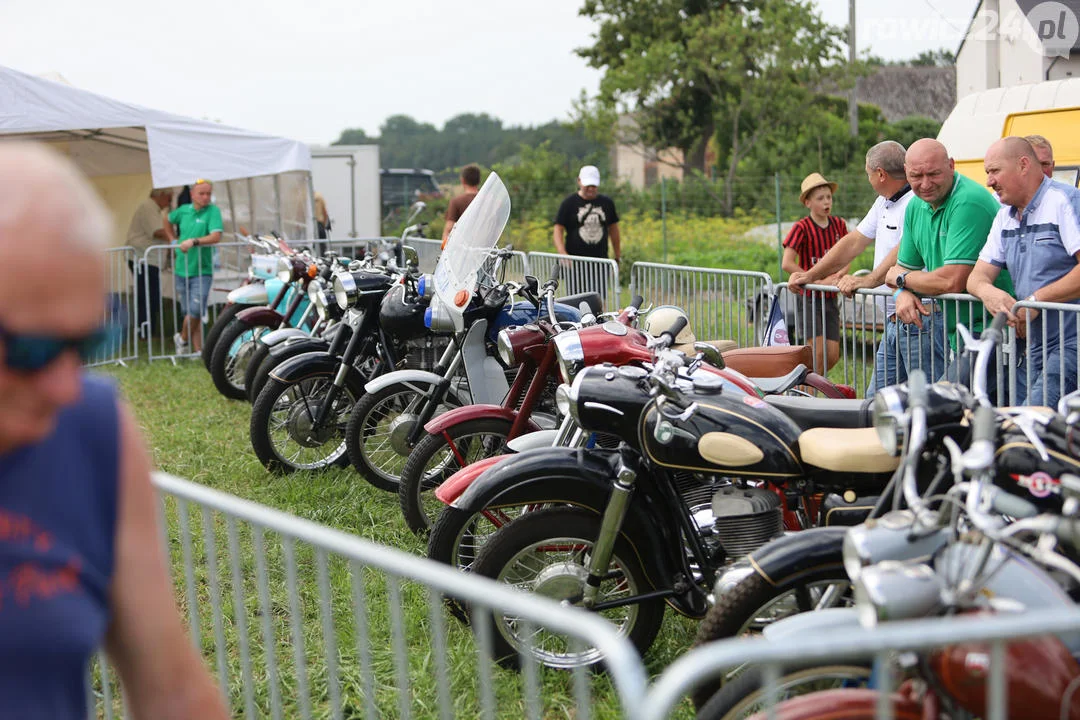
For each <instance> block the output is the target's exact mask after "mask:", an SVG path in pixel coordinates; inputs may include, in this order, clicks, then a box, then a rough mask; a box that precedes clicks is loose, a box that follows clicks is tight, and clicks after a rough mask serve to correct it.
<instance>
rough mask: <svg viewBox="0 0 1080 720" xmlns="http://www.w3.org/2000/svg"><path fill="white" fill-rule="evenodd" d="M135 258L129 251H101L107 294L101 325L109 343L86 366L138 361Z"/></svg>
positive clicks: (126, 249) (114, 249) (135, 254)
mask: <svg viewBox="0 0 1080 720" xmlns="http://www.w3.org/2000/svg"><path fill="white" fill-rule="evenodd" d="M138 267H139V261H138V255H137V253H136V250H135V248H133V247H118V248H109V249H108V250H106V251H105V273H106V282H107V283H108V288H109V294H108V297H107V298H106V304H105V313H104V315H105V317H104V318H103V321H104V323H105V324H106V325H107V326H108V327H109V328H111V330H112V335H111V337H110V338H109V343H108V344H107V345H106V346H105V347H104V348H103V349H102V350H101V352H100V353H98V354H97V355H95V356H94V357H92V358H90V361H89V362H88V363H87V365H88V366H94V365H106V364H111V363H121V364H123V363H125V362H127V361H129V360H135V359H136V358H138V357H139V343H138V339H137V337H136V333H137V331H138V321H137V315H136V313H137V305H136V302H137V300H138V296H137V292H136V287H137V286H136V282H135V271H136V270H137V269H138Z"/></svg>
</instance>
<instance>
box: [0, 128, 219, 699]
mask: <svg viewBox="0 0 1080 720" xmlns="http://www.w3.org/2000/svg"><path fill="white" fill-rule="evenodd" d="M0 187H4V188H5V193H4V195H5V196H4V200H3V202H0V263H3V264H5V265H6V266H7V267H16V266H17V267H20V268H25V269H27V270H29V271H30V272H32V273H37V275H38V276H40V275H41V273H43V272H45V271H46V270H47V271H48V273H49V280H50V282H51V283H54V284H55V285H56V287H60V288H63V292H56V293H34V294H27V293H26V292H25V288H23V287H22V286H20V284H19V283H12V282H9V283H0V697H2V698H3V709H2V710H0V714H2V715H3V716H5V717H19V718H39V717H41V718H43V717H48V718H64V719H65V720H66V719H68V718H70V719H71V720H75V719H76V718H78V720H84V719H85V718H86V717H88V713H87V707H86V699H87V692H86V687H85V684H84V683H85V678H86V669H87V664H88V663H89V660H90V658H91V657H92V656H93V653H94V652H95V651H96V650H97V648H98V647H99V646H100V645H102V644H103V643H104V645H105V648H106V649H107V651H108V654H109V658H110V659H111V661H112V663H113V665H114V666H115V667H116V669H117V670H118V671H119V673H120V678H121V681H122V683H123V686H124V693H125V697H126V699H127V703H128V708H129V710H130V713H131V716H132V717H134V718H154V719H155V720H156V719H158V718H213V719H215V720H216V719H218V718H226V717H228V714H227V712H226V709H225V706H224V703H223V700H222V698H221V695H220V693H219V692H218V690H217V688H216V687H215V685H214V683H213V681H212V680H211V678H210V676H209V674H208V673H207V672H206V669H205V668H204V667H203V662H202V659H201V658H200V657H199V656H198V655H197V654H196V652H195V650H194V648H193V647H192V644H191V642H190V640H189V639H188V638H187V636H186V634H185V632H184V628H183V625H182V624H181V622H180V617H179V615H178V613H177V609H176V604H175V601H174V599H173V589H172V585H171V583H170V581H169V577H168V574H167V572H166V568H165V555H164V552H163V549H162V547H161V539H160V538H161V535H160V531H159V528H158V524H157V517H158V515H157V512H156V503H155V497H154V490H153V487H152V486H151V484H150V459H149V457H148V455H147V452H146V449H145V447H144V445H143V441H142V438H141V437H140V434H139V430H138V427H137V426H136V424H135V420H134V418H133V417H132V414H131V411H130V410H129V409H128V408H127V406H126V405H125V404H124V403H123V402H122V401H121V400H120V399H119V398H118V396H117V393H116V390H115V388H114V387H113V385H112V383H111V382H109V381H107V380H104V379H100V378H94V377H92V376H90V375H87V374H86V373H85V372H84V371H83V367H82V366H83V362H84V361H85V360H87V359H88V358H90V357H93V356H94V355H95V354H96V353H98V352H100V350H101V348H102V347H103V345H104V344H105V343H106V342H107V341H108V338H109V333H108V331H107V328H105V327H104V326H103V324H102V321H103V318H104V317H105V316H106V313H105V294H106V290H107V288H106V276H105V257H104V253H103V251H104V249H105V246H106V244H107V240H108V239H109V237H110V235H111V227H110V221H109V217H108V215H107V213H106V211H105V208H104V206H103V205H102V204H101V201H100V200H99V199H98V198H97V196H96V195H94V193H93V191H92V190H91V189H90V187H89V185H87V183H86V181H85V180H84V179H83V178H82V177H81V176H80V175H79V174H78V172H77V171H76V170H75V168H74V166H73V165H71V163H70V162H68V161H67V160H66V159H63V158H61V157H60V156H58V155H55V154H53V153H52V152H51V151H48V150H45V149H44V148H43V147H40V146H34V145H23V144H7V143H0ZM44 206H48V207H49V212H48V213H44V214H42V213H41V212H40V209H41V208H42V207H44ZM57 258H64V262H62V263H57V262H56V259H57Z"/></svg>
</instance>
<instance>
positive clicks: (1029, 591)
mask: <svg viewBox="0 0 1080 720" xmlns="http://www.w3.org/2000/svg"><path fill="white" fill-rule="evenodd" d="M1004 321H1005V316H1004V315H1001V316H999V318H996V319H995V322H994V323H993V324H992V325H991V328H990V329H989V330H988V331H987V332H985V333H984V335H983V338H982V339H980V340H979V341H975V340H973V339H972V338H971V337H970V336H967V337H966V339H965V345H966V346H968V347H971V348H973V349H977V350H978V353H979V354H978V359H977V361H976V372H975V375H974V378H975V382H974V388H973V394H968V395H966V396H965V398H964V405H963V410H966V411H967V414H968V415H969V416H970V417H971V419H972V421H971V424H970V427H971V428H972V431H971V441H970V446H969V448H968V450H967V451H966V452H962V451H961V450H960V445H959V444H958V443H957V442H955V440H953V439H952V438H949V439H947V440H945V441H944V443H943V445H944V449H945V450H946V451H947V455H946V458H945V459H946V460H947V462H946V463H945V467H946V470H947V471H948V472H951V473H952V474H953V475H954V476H955V478H956V483H955V484H954V487H953V489H952V490H950V491H949V493H947V495H946V497H948V496H949V495H957V496H959V494H962V493H965V492H966V493H967V499H966V501H963V502H962V501H961V500H959V499H957V500H954V501H953V502H952V503H951V504H944V503H943V504H941V505H940V508H945V509H944V510H941V509H939V508H938V507H932V506H931V503H930V502H929V501H927V500H925V499H924V498H929V497H938V495H937V494H936V493H937V492H938V487H940V481H941V479H942V478H941V475H937V476H935V477H934V479H933V480H932V481H931V482H930V483H929V485H925V484H924V485H923V487H920V482H919V480H920V478H921V477H923V476H922V475H921V473H922V471H923V470H924V469H925V468H924V467H921V466H920V461H919V459H920V456H922V455H923V454H924V452H925V449H926V438H927V436H928V435H929V434H930V430H928V428H933V427H934V423H935V419H934V415H935V413H936V412H938V411H939V410H940V405H935V403H934V402H933V400H934V397H935V394H936V393H937V392H939V388H941V387H942V386H941V385H940V384H938V385H934V386H931V387H930V388H929V389H928V388H926V387H925V386H924V384H923V383H922V376H921V374H918V375H916V376H914V377H913V378H912V380H911V381H910V383H909V386H899V387H894V388H887V389H885V390H883V391H881V393H879V395H878V398H879V400H880V401H881V402H880V405H881V407H880V408H879V410H880V412H879V415H878V418H877V424H878V428H879V430H880V431H881V434H882V440H883V441H884V442H886V443H889V444H890V445H894V444H895V443H896V442H897V440H899V441H902V442H904V443H906V447H905V453H904V454H905V463H904V465H903V473H902V475H901V476H900V478H902V480H901V481H899V482H898V484H896V485H895V486H894V487H893V493H892V498H893V502H892V505H893V509H892V511H890V512H887V513H885V514H882V515H881V516H880V518H878V519H876V520H872V521H868V522H867V523H865V524H863V525H859V526H856V527H854V528H851V529H850V530H849V531H847V533H846V536H845V537H844V538H843V545H842V551H841V553H840V556H839V557H837V556H836V554H831V553H824V554H819V555H818V556H817V557H815V558H814V559H813V562H814V563H816V564H817V563H824V564H826V565H831V566H835V564H836V563H837V562H840V563H842V566H843V569H844V572H845V574H846V576H847V578H848V579H849V580H850V582H852V583H853V584H854V587H855V590H854V593H853V597H854V600H855V602H856V604H859V602H860V595H862V596H863V598H864V600H865V598H866V597H867V593H868V592H869V593H870V595H872V596H873V597H874V598H876V600H875V601H874V603H873V604H875V605H876V606H878V609H877V611H876V614H877V615H879V616H880V617H881V619H885V618H889V619H898V618H899V617H915V616H918V615H920V614H925V613H926V612H927V611H930V610H932V609H933V608H934V607H935V603H934V601H933V600H934V598H935V597H936V596H935V595H933V592H936V590H934V591H933V592H931V591H928V592H929V593H930V594H929V595H919V594H918V593H915V594H914V595H913V594H912V593H911V592H906V591H904V592H901V591H900V589H899V588H898V587H897V586H896V585H889V583H893V582H901V581H903V582H904V583H905V584H906V585H907V586H909V587H910V588H913V589H914V588H922V587H933V588H937V589H941V588H940V587H938V585H937V584H935V583H937V581H936V580H934V582H930V580H931V579H933V578H934V576H935V573H937V574H941V573H942V572H943V570H942V568H945V569H947V570H948V572H947V573H946V574H947V575H948V576H950V577H957V571H958V569H959V568H966V570H965V572H963V573H960V574H961V575H963V576H965V577H967V578H968V579H969V580H970V579H971V578H975V577H978V576H979V572H980V570H979V569H978V568H981V567H985V564H986V562H987V561H988V560H991V559H992V561H993V564H994V567H995V573H994V574H992V576H990V577H984V578H982V579H981V584H979V585H977V586H973V587H974V588H975V589H976V590H977V592H978V593H983V594H984V595H986V596H988V597H999V598H1010V599H1012V600H1013V601H1014V602H1020V603H1022V604H1023V605H1024V606H1025V607H1028V608H1035V607H1042V606H1047V605H1051V606H1052V605H1054V604H1058V603H1061V602H1066V603H1071V600H1069V599H1068V595H1067V594H1066V592H1065V590H1063V589H1062V588H1060V587H1059V586H1057V585H1055V584H1054V583H1053V582H1052V581H1048V579H1042V580H1040V578H1039V577H1038V576H1037V574H1038V573H1037V571H1033V570H1032V569H1031V568H1032V567H1033V566H1031V565H1030V564H1029V563H1026V562H1023V561H1019V562H1017V561H1015V560H1014V559H1013V556H1012V555H1010V554H1009V550H1008V549H1007V548H1004V546H994V543H993V542H990V543H986V542H979V541H977V540H975V541H973V540H972V532H973V531H975V532H981V533H983V534H984V535H986V537H989V538H993V537H995V533H996V532H997V529H1000V527H1001V521H1000V519H998V518H993V520H992V522H991V520H990V519H988V516H987V515H986V514H985V513H984V512H982V510H981V508H983V507H984V506H986V507H993V508H994V509H995V512H998V513H1001V514H1003V515H1007V516H1012V517H1017V518H1024V517H1030V516H1032V515H1035V514H1036V512H1039V511H1042V512H1047V513H1051V515H1050V516H1049V517H1051V518H1055V520H1054V522H1058V523H1059V522H1060V515H1061V513H1062V510H1063V507H1064V505H1063V503H1062V490H1061V485H1060V482H1061V481H1060V480H1059V479H1060V478H1068V477H1074V476H1075V473H1077V472H1080V461H1077V460H1076V459H1074V458H1073V457H1072V456H1071V454H1070V453H1068V449H1069V447H1068V445H1069V439H1070V437H1071V433H1072V427H1071V425H1070V424H1069V423H1067V422H1065V420H1063V419H1062V417H1061V415H1057V416H1053V415H1046V414H1043V413H1042V412H1040V411H1037V410H1034V409H1031V408H1014V409H1008V410H1003V411H995V410H994V409H992V407H991V405H990V403H989V398H988V397H987V393H986V389H985V377H986V368H987V366H988V364H989V361H990V360H989V359H990V358H991V357H992V356H993V352H994V350H995V349H996V345H997V344H998V343H999V342H1000V338H1001V328H1002V326H1003V325H1004ZM962 332H964V333H965V334H966V331H962ZM945 387H948V386H945ZM901 391H903V393H902V392H901ZM901 394H904V395H906V397H901ZM928 400H929V401H930V402H928ZM1077 407H1080V403H1078V404H1077ZM1062 409H1063V410H1064V402H1063V407H1062ZM963 410H962V411H963ZM1078 417H1080V416H1078ZM1073 420H1074V421H1075V420H1076V418H1073ZM905 426H907V427H908V430H907V433H906V436H905V433H904V428H905ZM1043 473H1045V476H1044V475H1043ZM962 474H963V475H964V476H973V475H974V476H979V477H981V480H979V481H978V482H977V483H975V484H974V485H973V484H972V482H974V481H972V482H967V481H965V477H962V476H961V475H962ZM1032 478H1036V479H1037V480H1035V481H1033V480H1032ZM1040 478H1043V479H1044V480H1043V481H1040V480H1038V479H1040ZM972 488H974V490H972ZM1025 493H1030V495H1029V496H1026V497H1022V495H1024V494H1025ZM980 497H981V498H982V499H980ZM904 504H906V506H907V507H906V509H900V508H901V506H902V505H904ZM953 506H955V507H959V508H963V509H965V510H966V513H967V515H966V516H964V515H962V514H957V513H955V512H952V511H949V510H950V509H951V508H952V507H953ZM972 522H974V527H972ZM962 523H963V524H962ZM988 523H989V524H988ZM980 525H981V526H982V527H980ZM1020 528H1022V525H1020V524H1014V525H1013V526H1012V527H1010V529H1009V530H1008V531H1007V534H1008V535H1010V536H1011V535H1013V534H1015V533H1017V532H1019V531H1020ZM987 529H989V533H987V532H986V530H987ZM961 537H962V538H963V540H962V541H960V540H958V538H961ZM800 539H801V538H800ZM790 549H791V548H790V547H789V550H790ZM818 549H820V547H819V548H818ZM796 553H797V550H796ZM928 557H929V558H933V559H934V560H933V565H934V568H930V567H928V566H921V567H915V565H914V564H917V563H919V562H920V561H922V560H924V559H925V558H928ZM1042 560H1043V562H1044V563H1045V564H1047V565H1049V566H1054V563H1055V562H1056V561H1057V558H1054V557H1050V556H1045V557H1043V558H1042ZM913 567H914V568H915V569H913ZM972 568H975V569H974V570H972ZM1032 572H1035V573H1036V576H1032ZM751 581H752V582H751V585H753V584H754V582H753V579H752V578H751ZM924 581H926V582H924ZM928 583H929V584H928ZM747 587H749V586H748V585H743V586H742V588H736V592H739V591H740V590H741V591H743V592H745V590H746V588H747ZM883 588H884V589H883ZM969 589H971V588H969ZM886 590H887V591H888V592H887V594H888V595H895V597H887V598H886V597H885V596H883V595H882V594H881V593H883V592H886ZM943 597H944V596H943ZM957 597H964V594H963V593H961V594H959V595H957ZM928 598H929V599H928ZM865 604H866V603H865V602H863V605H864V606H865ZM956 609H958V610H959V609H962V608H956ZM714 611H715V612H717V613H721V614H722V612H723V611H722V609H721V605H720V604H718V605H717V606H716V607H715V608H714ZM845 613H847V614H846V615H845ZM861 613H862V616H863V618H864V619H865V618H867V617H869V618H871V619H872V618H873V617H875V613H874V612H870V611H868V610H867V609H866V607H863V608H862V610H861ZM857 615H858V613H857V612H856V611H846V610H828V611H826V612H825V613H812V614H810V615H807V616H803V617H792V618H787V619H782V620H778V621H776V622H775V623H774V624H773V625H771V626H767V627H766V628H765V631H764V634H765V637H766V639H767V640H769V641H773V642H783V638H784V637H785V636H787V635H790V634H791V633H793V632H804V631H806V630H809V629H813V628H815V627H828V628H829V629H830V631H832V630H833V629H836V630H842V627H843V621H844V620H845V619H847V620H848V622H854V621H856V620H857ZM700 641H701V634H700V633H699V643H698V644H700ZM845 667H846V668H847V670H846V671H845V673H846V675H845V677H844V678H843V679H844V680H846V681H848V682H849V683H854V684H865V682H866V679H867V678H868V677H869V676H870V668H869V667H868V666H865V665H858V664H856V665H850V664H849V665H846V666H845ZM793 670H794V672H790V673H789V675H787V676H785V677H784V678H783V679H782V686H783V687H784V691H785V692H786V693H793V692H796V690H797V688H805V686H806V685H807V683H812V685H811V687H820V685H821V681H822V680H823V679H825V678H824V676H826V675H828V676H830V677H832V678H833V679H834V680H835V679H837V678H836V675H837V672H838V668H837V667H829V668H825V669H824V672H822V668H795V669H793ZM954 670H955V668H954ZM952 677H954V678H956V677H959V675H958V674H954V675H952ZM858 678H861V682H860V681H859V680H858ZM760 682H761V676H760V673H756V672H745V673H742V674H740V675H739V676H738V677H737V678H736V680H735V682H730V683H727V684H724V685H723V686H722V687H718V685H717V683H715V682H710V683H706V684H705V685H703V686H702V687H699V688H698V689H697V690H696V691H695V693H694V698H695V704H697V705H698V706H699V707H701V706H702V705H703V704H704V707H702V710H701V713H700V715H699V717H707V718H735V717H746V714H747V712H748V709H749V708H752V707H753V706H754V704H755V703H757V702H760V700H761V697H760V696H761V688H760ZM710 696H711V697H712V699H711V700H708V698H709V697H710ZM705 700H708V702H707V704H705ZM852 700H853V698H850V697H849V698H846V700H845V702H848V701H852ZM856 705H858V702H857V701H856ZM800 707H801V706H800ZM807 707H813V704H811V705H809V706H807ZM816 707H817V708H818V710H820V709H821V708H822V707H824V706H823V705H820V704H818V705H817V706H816ZM830 707H831V705H830ZM867 707H870V708H872V707H873V705H872V704H871V705H869V706H867ZM968 710H969V711H971V708H968ZM974 712H979V711H978V710H974ZM871 714H872V713H871ZM1054 714H1055V716H1056V710H1055V713H1054ZM797 716H799V717H802V715H797ZM856 716H860V715H858V713H856V715H852V717H856ZM869 716H870V715H867V717H869ZM1040 716H1041V715H1040ZM924 717H925V716H924Z"/></svg>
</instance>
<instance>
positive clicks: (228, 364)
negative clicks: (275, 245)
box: [210, 254, 319, 400]
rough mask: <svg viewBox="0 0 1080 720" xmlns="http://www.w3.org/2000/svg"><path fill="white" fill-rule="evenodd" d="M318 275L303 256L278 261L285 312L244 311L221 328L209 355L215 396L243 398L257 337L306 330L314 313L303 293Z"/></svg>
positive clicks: (270, 309) (265, 308) (272, 308)
mask: <svg viewBox="0 0 1080 720" xmlns="http://www.w3.org/2000/svg"><path fill="white" fill-rule="evenodd" d="M318 272H319V270H318V266H317V265H315V263H314V261H313V260H312V259H311V258H309V257H307V256H306V255H302V254H295V255H292V256H282V257H280V258H279V259H278V271H277V280H278V281H279V282H280V283H282V287H283V288H286V290H285V298H284V301H285V302H286V303H287V305H286V308H285V310H284V311H282V312H279V311H278V310H277V309H276V307H275V306H261V307H249V308H245V309H243V310H241V311H239V312H237V313H236V314H235V316H234V317H232V318H231V319H230V320H229V321H228V323H227V324H226V325H225V326H224V327H223V329H222V330H221V333H220V334H219V335H218V336H217V338H216V342H215V344H214V349H213V351H212V352H211V355H210V377H211V378H212V379H213V381H214V386H215V387H216V388H217V389H218V392H220V393H221V394H222V395H224V396H225V397H227V398H230V399H233V400H242V399H244V398H245V397H246V394H245V392H244V377H245V372H246V370H247V366H248V363H249V361H250V360H251V356H252V354H253V353H254V351H255V348H256V346H257V345H256V343H257V339H258V337H259V336H260V335H262V334H263V333H266V332H269V331H272V330H276V329H280V328H282V327H287V326H293V327H305V326H307V327H310V325H311V323H310V318H311V317H312V316H314V314H315V310H314V307H313V306H312V305H311V304H310V303H309V302H308V294H307V289H308V285H309V283H310V282H311V280H312V279H313V278H315V277H316V276H317V275H318Z"/></svg>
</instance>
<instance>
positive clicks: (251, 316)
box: [236, 305, 281, 328]
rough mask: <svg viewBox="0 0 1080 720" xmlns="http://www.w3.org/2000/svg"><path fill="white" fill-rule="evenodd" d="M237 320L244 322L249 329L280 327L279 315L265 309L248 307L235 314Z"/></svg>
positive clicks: (263, 307) (276, 312) (269, 309)
mask: <svg viewBox="0 0 1080 720" xmlns="http://www.w3.org/2000/svg"><path fill="white" fill-rule="evenodd" d="M236 317H237V319H238V320H242V321H244V322H246V323H247V324H248V325H250V326H251V327H259V326H262V327H272V328H276V327H277V326H278V325H281V313H279V312H278V311H277V310H273V309H271V308H268V307H266V306H265V305H264V306H262V307H250V308H247V309H245V310H241V311H240V312H238V313H236Z"/></svg>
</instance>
